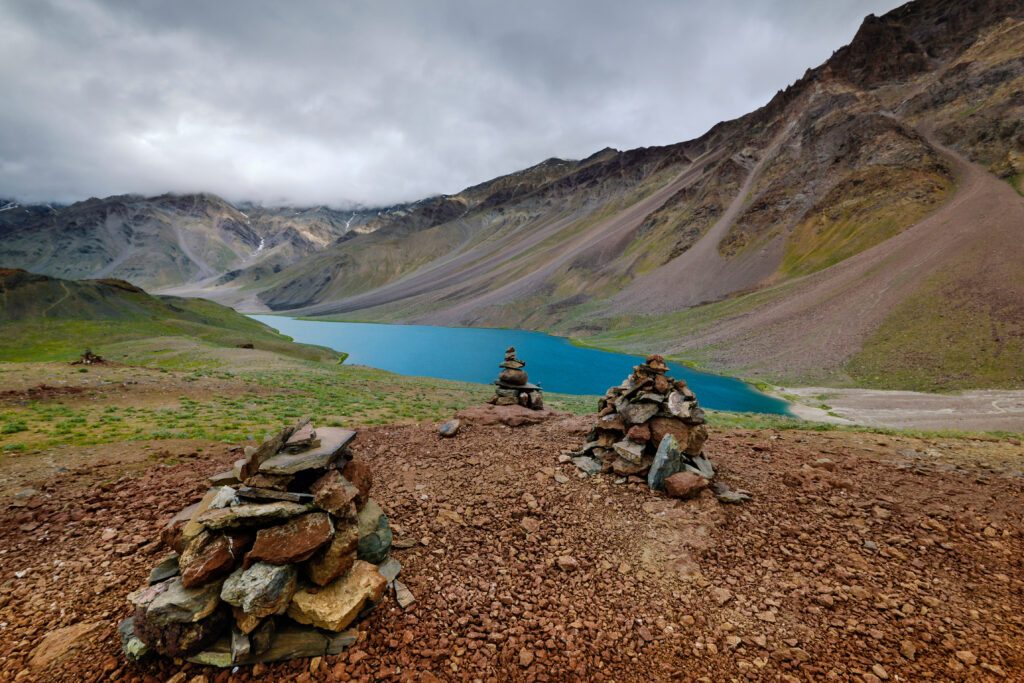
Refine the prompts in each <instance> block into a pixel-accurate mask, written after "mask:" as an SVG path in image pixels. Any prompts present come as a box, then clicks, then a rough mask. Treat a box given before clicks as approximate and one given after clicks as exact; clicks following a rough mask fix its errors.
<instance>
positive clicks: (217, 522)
mask: <svg viewBox="0 0 1024 683" xmlns="http://www.w3.org/2000/svg"><path fill="white" fill-rule="evenodd" d="M312 509H313V506H312V505H303V504H301V503H290V502H288V501H284V500H282V501H277V502H274V503H262V504H259V503H253V504H243V505H233V506H231V507H226V508H218V509H216V510H207V511H206V512H204V513H202V514H201V515H199V517H198V518H197V519H196V521H197V522H198V523H199V524H201V525H203V526H205V527H207V528H209V529H227V528H229V527H235V526H256V525H259V524H263V523H266V522H273V521H281V520H285V519H289V518H291V517H295V516H296V515H301V514H302V513H304V512H309V511H311V510H312Z"/></svg>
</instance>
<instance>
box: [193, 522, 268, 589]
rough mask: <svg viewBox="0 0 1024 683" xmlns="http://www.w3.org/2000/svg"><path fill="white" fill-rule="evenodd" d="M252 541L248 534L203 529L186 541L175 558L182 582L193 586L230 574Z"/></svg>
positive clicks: (250, 535)
mask: <svg viewBox="0 0 1024 683" xmlns="http://www.w3.org/2000/svg"><path fill="white" fill-rule="evenodd" d="M251 543H252V534H251V533H239V532H236V533H233V534H230V535H226V534H214V533H210V532H209V531H205V530H204V531H203V532H202V533H200V534H199V535H198V536H196V537H195V538H193V539H192V540H191V541H189V543H188V545H187V546H185V549H184V550H183V551H182V553H181V557H179V558H178V566H179V568H180V571H181V583H182V585H184V586H185V587H186V588H193V587H195V586H201V585H203V584H204V583H207V582H209V581H213V580H214V579H219V578H221V577H223V576H226V575H227V574H230V573H231V570H232V569H233V568H234V566H235V563H236V561H237V560H239V559H241V557H242V554H243V553H244V552H245V549H246V548H248V547H249V545H250V544H251Z"/></svg>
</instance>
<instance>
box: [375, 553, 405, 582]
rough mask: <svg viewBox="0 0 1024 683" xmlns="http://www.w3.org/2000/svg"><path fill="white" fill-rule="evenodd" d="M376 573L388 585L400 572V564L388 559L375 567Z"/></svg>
mask: <svg viewBox="0 0 1024 683" xmlns="http://www.w3.org/2000/svg"><path fill="white" fill-rule="evenodd" d="M377 571H379V572H380V575H381V576H383V577H384V580H385V581H387V582H388V583H392V582H393V581H394V580H395V579H396V578H398V574H399V573H400V572H401V571H402V563H401V562H399V561H398V560H396V559H395V558H393V557H389V558H388V559H387V561H385V562H383V563H382V564H381V565H380V566H378V567H377Z"/></svg>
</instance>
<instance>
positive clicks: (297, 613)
mask: <svg viewBox="0 0 1024 683" xmlns="http://www.w3.org/2000/svg"><path fill="white" fill-rule="evenodd" d="M354 437H355V432H353V431H350V430H347V429H339V428H322V429H314V428H313V425H311V424H309V422H308V420H307V421H304V422H300V423H299V424H297V425H295V426H293V427H288V428H286V429H284V430H283V431H281V432H280V433H278V434H276V435H274V436H272V437H269V438H267V439H266V440H265V441H264V442H263V443H262V444H261V445H260V446H259V447H258V448H255V447H249V448H247V449H246V452H245V457H244V458H242V459H240V460H238V461H237V462H235V466H234V468H233V470H232V471H229V472H224V473H221V474H218V475H215V476H214V477H211V483H212V484H214V486H213V487H212V488H210V489H209V491H207V493H206V495H205V496H203V498H202V500H201V501H199V502H198V503H195V504H193V505H190V506H189V507H187V508H185V509H184V510H182V511H181V512H179V513H178V514H177V515H175V516H174V517H173V518H172V519H171V520H169V521H168V522H167V524H166V525H165V526H164V528H163V530H162V531H161V541H162V542H163V543H164V544H165V545H166V546H168V547H169V548H170V549H172V550H173V551H174V553H173V554H171V555H170V556H169V557H167V558H166V559H164V560H163V561H162V562H160V563H159V564H158V565H157V566H156V567H155V568H154V569H153V571H152V573H151V574H150V576H149V585H147V586H144V587H142V588H140V589H138V590H136V591H134V592H133V593H131V594H130V595H129V596H128V602H129V603H130V604H131V605H132V607H133V608H134V614H133V616H131V617H129V618H128V619H125V620H124V621H122V622H121V625H120V628H119V630H120V633H121V644H122V647H123V649H124V651H125V653H126V654H127V655H128V657H129V658H130V659H133V660H138V659H141V658H142V657H144V656H147V655H148V654H150V653H155V654H158V655H163V656H165V657H173V658H181V659H187V660H188V661H190V662H195V663H199V664H205V665H212V666H220V667H230V666H237V665H245V664H255V663H258V662H268V661H277V660H282V659H291V658H295V657H316V656H323V655H328V654H338V653H339V652H341V651H342V650H344V649H345V648H346V647H348V646H349V645H351V644H352V643H354V642H356V640H357V631H356V629H355V628H353V625H354V624H355V623H356V622H357V621H358V620H359V619H360V618H361V617H363V616H364V615H365V614H367V613H368V612H369V611H370V610H371V609H373V607H374V606H375V605H376V604H377V603H378V602H379V601H380V600H381V598H382V596H383V595H384V592H385V590H386V589H387V587H388V586H389V585H391V586H392V587H393V588H394V590H395V593H396V598H397V600H398V602H399V604H400V605H401V606H402V607H403V608H404V607H405V606H407V605H408V604H409V603H411V602H412V596H411V594H410V593H409V591H408V589H407V588H405V586H403V585H402V584H401V583H400V582H399V581H397V580H396V577H397V575H398V572H399V570H400V569H401V565H400V564H399V563H398V562H397V561H396V560H394V559H393V558H389V557H388V552H389V550H390V548H391V540H392V535H391V530H390V528H389V526H388V519H387V516H385V514H384V512H383V511H382V510H381V508H380V506H379V505H378V504H377V503H376V502H375V501H374V500H373V499H372V498H370V497H369V492H370V486H371V484H372V474H371V472H370V470H369V468H368V467H367V466H366V464H365V463H363V462H362V461H360V460H353V459H352V453H351V452H350V451H349V449H348V444H349V443H350V442H351V441H352V439H353V438H354Z"/></svg>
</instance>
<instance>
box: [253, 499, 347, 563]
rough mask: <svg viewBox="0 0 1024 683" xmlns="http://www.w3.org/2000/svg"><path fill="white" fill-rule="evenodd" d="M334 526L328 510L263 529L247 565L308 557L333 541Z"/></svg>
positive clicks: (257, 535) (285, 561)
mask: <svg viewBox="0 0 1024 683" xmlns="http://www.w3.org/2000/svg"><path fill="white" fill-rule="evenodd" d="M333 534H334V525H333V524H332V523H331V518H330V516H329V515H328V514H327V513H326V512H312V513H309V514H305V515H302V516H300V517H295V518H294V519H291V520H289V521H287V522H285V523H284V524H280V525H278V526H273V527H270V528H268V529H260V531H259V532H258V533H257V534H256V543H254V544H253V547H252V550H250V551H249V554H248V555H246V556H245V564H246V566H247V567H248V566H251V565H252V564H253V563H254V562H267V563H269V564H278V565H280V564H291V563H293V562H302V561H304V560H307V559H309V557H310V556H312V555H313V553H315V552H316V551H317V550H319V549H320V548H321V547H322V546H323V545H324V544H326V543H327V542H328V541H330V540H331V536H332V535H333Z"/></svg>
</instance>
